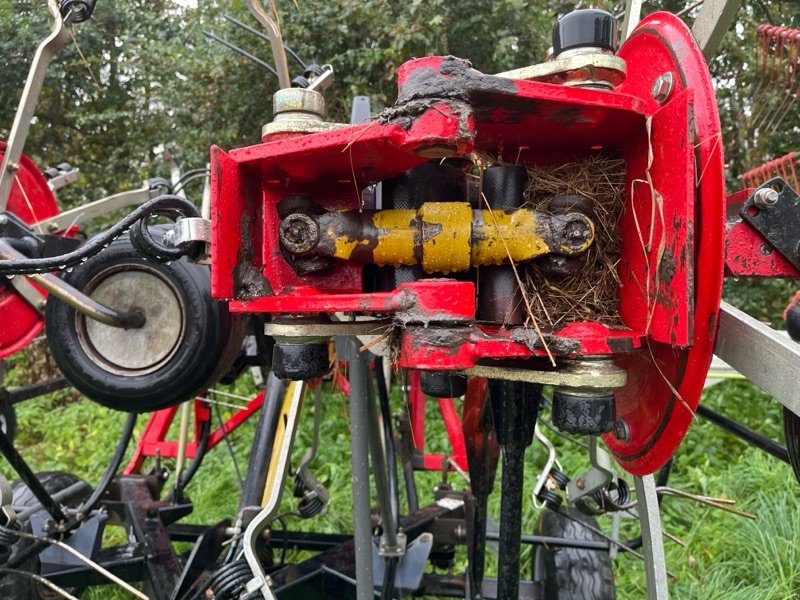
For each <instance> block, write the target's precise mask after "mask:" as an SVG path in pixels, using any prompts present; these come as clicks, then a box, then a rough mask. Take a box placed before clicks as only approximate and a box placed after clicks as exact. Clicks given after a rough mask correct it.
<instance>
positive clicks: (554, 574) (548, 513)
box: [537, 508, 616, 600]
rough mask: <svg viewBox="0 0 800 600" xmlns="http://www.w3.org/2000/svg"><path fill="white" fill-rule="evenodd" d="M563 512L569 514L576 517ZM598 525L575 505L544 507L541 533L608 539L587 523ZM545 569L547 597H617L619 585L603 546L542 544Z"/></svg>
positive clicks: (611, 599) (556, 599)
mask: <svg viewBox="0 0 800 600" xmlns="http://www.w3.org/2000/svg"><path fill="white" fill-rule="evenodd" d="M562 512H564V513H566V514H568V515H569V516H570V517H572V518H573V519H578V521H575V520H573V519H570V518H568V517H566V516H564V515H563V514H561V513H562ZM583 523H586V524H588V525H591V526H592V527H595V528H597V527H598V525H597V521H596V520H595V519H594V518H593V517H589V516H586V515H584V514H583V513H581V512H580V511H578V510H577V509H574V508H564V509H560V511H559V512H556V511H553V510H543V511H542V513H541V515H540V517H539V523H538V531H539V534H540V535H545V536H553V537H563V538H567V539H575V540H592V541H597V540H599V541H604V540H603V538H602V537H600V536H599V535H597V534H596V533H594V532H593V531H591V530H590V529H588V528H587V527H584V526H583ZM537 552H540V553H542V554H543V556H542V559H543V562H544V569H545V573H544V574H545V584H544V592H545V594H544V597H545V599H546V600H614V599H615V598H616V588H615V586H614V573H613V571H612V569H611V559H610V557H609V555H608V552H606V551H603V550H585V549H581V548H566V547H558V548H556V547H552V548H547V547H544V546H540V547H539V548H538V549H537Z"/></svg>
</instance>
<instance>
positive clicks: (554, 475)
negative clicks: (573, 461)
mask: <svg viewBox="0 0 800 600" xmlns="http://www.w3.org/2000/svg"><path fill="white" fill-rule="evenodd" d="M550 478H551V479H552V480H553V481H555V482H556V485H557V486H558V489H560V490H562V491H563V490H566V489H567V484H568V483H569V477H568V476H567V474H566V473H564V471H560V470H559V469H556V468H555V467H553V468H552V469H550Z"/></svg>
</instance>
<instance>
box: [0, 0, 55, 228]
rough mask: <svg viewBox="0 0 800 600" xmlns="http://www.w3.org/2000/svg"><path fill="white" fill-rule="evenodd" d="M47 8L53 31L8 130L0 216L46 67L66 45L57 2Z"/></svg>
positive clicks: (1, 169)
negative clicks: (51, 18)
mask: <svg viewBox="0 0 800 600" xmlns="http://www.w3.org/2000/svg"><path fill="white" fill-rule="evenodd" d="M47 7H48V8H49V9H50V14H51V15H52V16H53V29H52V31H51V32H50V35H48V36H47V37H46V38H45V39H44V40H43V41H42V43H41V44H39V47H38V48H37V49H36V54H34V55H33V61H32V62H31V68H30V70H29V71H28V78H27V79H26V80H25V88H24V89H23V90H22V97H21V98H20V99H19V105H18V106H17V112H16V114H15V115H14V123H13V125H12V126H11V132H10V133H9V136H8V143H7V144H6V149H5V154H4V155H3V164H2V166H0V212H2V211H4V210H5V209H6V207H7V206H8V197H9V194H10V193H11V186H12V184H13V183H14V180H15V179H16V174H17V171H18V170H19V161H20V158H21V157H22V149H23V148H24V147H25V140H26V139H27V137H28V130H29V129H30V126H31V120H32V119H33V116H34V114H35V112H36V105H37V103H38V101H39V94H41V92H42V86H43V85H44V78H45V74H46V73H47V67H48V66H49V65H50V61H52V60H53V57H54V56H55V55H56V52H58V50H59V49H60V48H61V47H63V46H64V44H66V43H67V42H68V41H69V29H68V28H67V27H66V26H65V24H64V21H63V19H62V18H61V12H60V11H59V8H58V2H56V1H55V0H48V2H47Z"/></svg>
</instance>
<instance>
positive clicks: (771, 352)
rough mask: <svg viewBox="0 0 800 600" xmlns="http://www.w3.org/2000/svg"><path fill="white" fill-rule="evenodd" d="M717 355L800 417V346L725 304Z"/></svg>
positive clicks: (720, 317) (718, 337) (719, 329)
mask: <svg viewBox="0 0 800 600" xmlns="http://www.w3.org/2000/svg"><path fill="white" fill-rule="evenodd" d="M714 354H716V355H717V356H718V357H719V358H721V359H722V360H724V361H725V362H726V363H728V364H729V365H730V366H731V367H733V368H734V369H736V370H737V371H739V372H740V373H741V374H742V375H744V376H745V377H747V378H748V379H749V380H750V381H752V382H753V383H755V384H756V385H757V386H758V387H760V388H761V389H762V390H764V391H765V392H767V393H768V394H770V395H771V396H773V397H774V398H775V399H776V400H777V401H778V402H780V403H781V404H783V405H784V406H785V407H786V408H788V409H789V410H791V411H792V412H793V413H795V414H797V415H800V393H798V386H797V373H798V365H800V344H797V342H793V341H792V340H791V339H789V338H788V337H786V336H784V335H781V333H779V332H777V331H775V330H774V329H772V328H771V327H769V326H767V325H764V324H763V323H762V322H760V321H758V320H757V319H754V318H753V317H751V316H750V315H748V314H746V313H744V312H742V311H741V310H739V309H738V308H735V307H733V306H731V305H730V304H728V303H727V302H723V303H722V305H721V306H720V313H719V327H718V329H717V341H716V345H715V346H714Z"/></svg>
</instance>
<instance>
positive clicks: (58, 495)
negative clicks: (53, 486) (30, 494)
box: [17, 481, 92, 523]
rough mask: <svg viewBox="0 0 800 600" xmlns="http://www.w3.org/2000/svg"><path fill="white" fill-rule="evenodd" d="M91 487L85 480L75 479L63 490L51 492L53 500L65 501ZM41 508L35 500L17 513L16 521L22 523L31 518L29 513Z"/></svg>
mask: <svg viewBox="0 0 800 600" xmlns="http://www.w3.org/2000/svg"><path fill="white" fill-rule="evenodd" d="M91 489H92V487H91V486H90V485H89V484H88V483H86V482H85V481H76V482H75V483H73V484H72V485H71V486H69V487H65V488H64V489H63V490H60V491H58V492H55V493H54V494H53V501H54V502H59V503H61V502H67V501H68V500H69V499H71V498H73V497H75V496H77V495H79V494H82V493H83V492H85V491H88V490H91ZM43 508H44V507H43V506H42V503H41V502H37V503H36V504H34V505H33V506H27V507H25V508H24V509H23V510H21V511H19V512H18V513H17V521H19V522H21V523H24V522H25V521H27V520H28V519H30V518H31V515H33V514H35V513H37V512H39V511H40V510H42V509H43Z"/></svg>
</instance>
